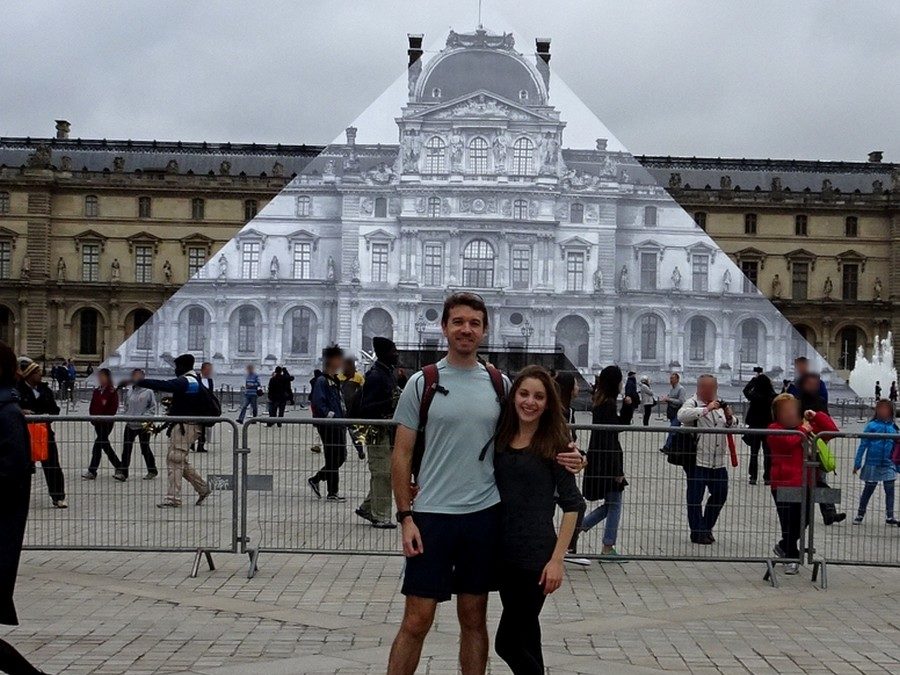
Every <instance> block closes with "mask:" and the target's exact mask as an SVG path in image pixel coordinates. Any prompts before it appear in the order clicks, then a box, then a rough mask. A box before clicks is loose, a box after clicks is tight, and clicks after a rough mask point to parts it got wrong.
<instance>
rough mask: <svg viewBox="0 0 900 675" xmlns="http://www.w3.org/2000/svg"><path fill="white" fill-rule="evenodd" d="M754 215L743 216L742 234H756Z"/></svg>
mask: <svg viewBox="0 0 900 675" xmlns="http://www.w3.org/2000/svg"><path fill="white" fill-rule="evenodd" d="M756 220H757V219H756V214H755V213H746V214H744V234H756Z"/></svg>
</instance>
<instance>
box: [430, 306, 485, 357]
mask: <svg viewBox="0 0 900 675" xmlns="http://www.w3.org/2000/svg"><path fill="white" fill-rule="evenodd" d="M441 328H442V330H443V331H444V337H446V338H447V346H448V348H449V350H450V351H451V352H453V353H455V354H458V355H459V356H471V355H472V354H474V353H475V352H476V351H477V350H478V346H479V345H480V344H481V341H482V340H483V339H484V334H485V327H484V313H483V312H481V311H480V310H477V309H472V308H471V307H469V306H468V305H457V306H456V307H454V308H453V309H451V310H450V313H449V316H448V317H447V323H445V324H444V325H443V326H441Z"/></svg>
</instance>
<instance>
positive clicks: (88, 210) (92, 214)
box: [84, 195, 100, 218]
mask: <svg viewBox="0 0 900 675" xmlns="http://www.w3.org/2000/svg"><path fill="white" fill-rule="evenodd" d="M84 215H85V216H86V217H88V218H96V217H97V216H99V215H100V201H99V200H98V199H97V195H88V196H87V197H85V198H84Z"/></svg>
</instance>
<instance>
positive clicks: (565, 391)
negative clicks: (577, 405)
mask: <svg viewBox="0 0 900 675" xmlns="http://www.w3.org/2000/svg"><path fill="white" fill-rule="evenodd" d="M554 379H555V380H556V386H557V387H559V402H560V405H561V406H562V410H563V415H564V416H565V418H566V423H567V424H575V409H574V408H572V401H573V400H575V398H577V396H578V380H577V379H576V378H575V373H573V372H571V371H568V370H562V371H560V372H558V373H557V374H556V377H555V378H554ZM572 440H573V441H577V440H578V439H577V438H576V434H575V431H574V430H573V431H572Z"/></svg>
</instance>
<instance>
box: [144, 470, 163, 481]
mask: <svg viewBox="0 0 900 675" xmlns="http://www.w3.org/2000/svg"><path fill="white" fill-rule="evenodd" d="M158 475H159V471H148V472H147V473H146V474H145V475H144V480H153V479H154V478H156V477H157V476H158Z"/></svg>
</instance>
